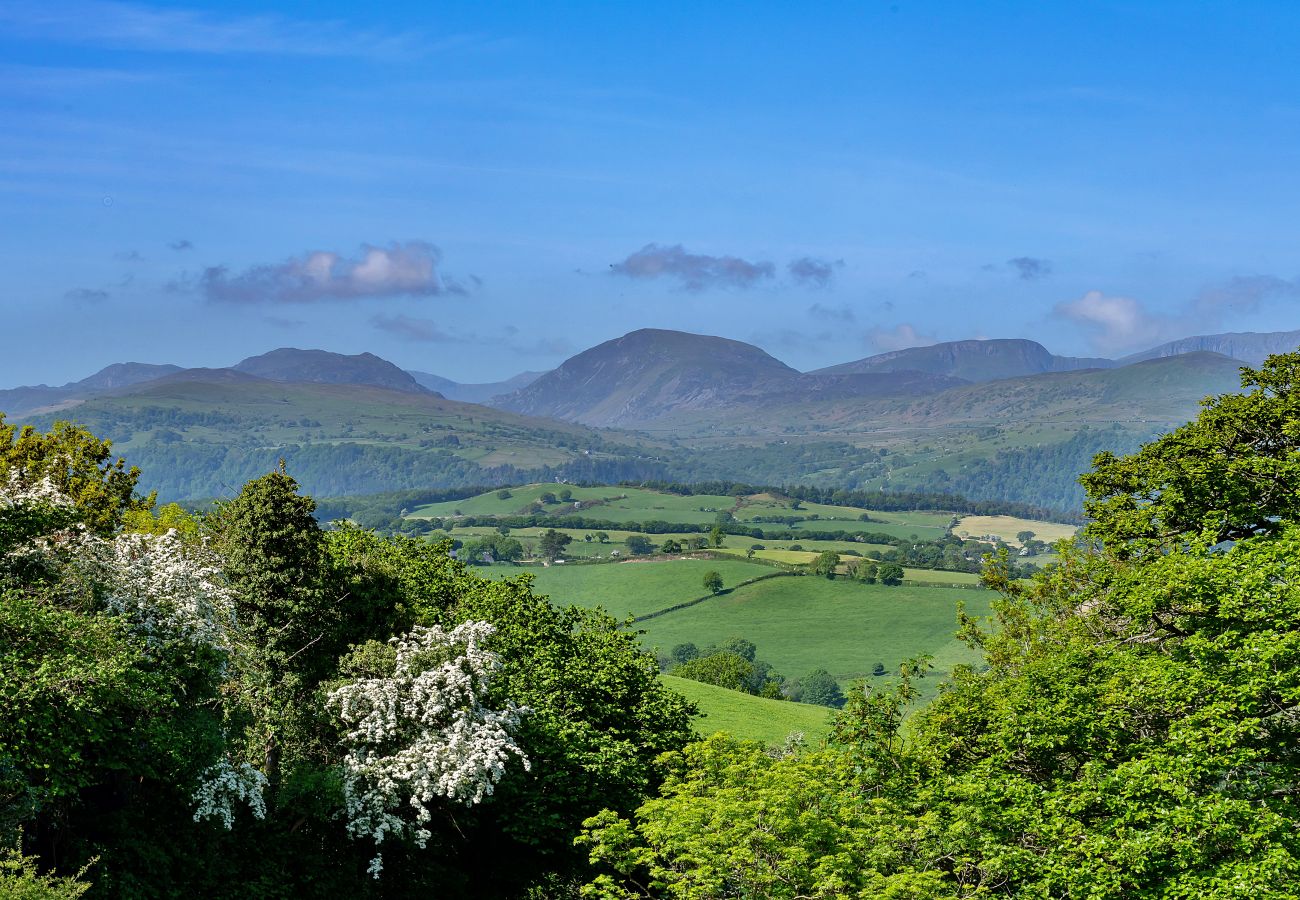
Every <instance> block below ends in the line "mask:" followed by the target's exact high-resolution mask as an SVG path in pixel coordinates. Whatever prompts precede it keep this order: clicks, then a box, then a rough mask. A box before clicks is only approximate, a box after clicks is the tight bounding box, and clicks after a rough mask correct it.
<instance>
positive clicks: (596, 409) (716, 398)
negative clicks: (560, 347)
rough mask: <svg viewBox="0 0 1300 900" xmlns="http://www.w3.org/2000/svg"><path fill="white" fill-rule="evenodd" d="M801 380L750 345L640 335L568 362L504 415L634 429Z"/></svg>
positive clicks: (661, 333) (682, 335)
mask: <svg viewBox="0 0 1300 900" xmlns="http://www.w3.org/2000/svg"><path fill="white" fill-rule="evenodd" d="M799 379H800V375H799V373H798V372H797V371H795V370H794V369H792V368H790V367H789V366H787V365H786V364H785V363H783V362H781V361H780V360H778V359H776V358H775V357H773V356H770V355H769V354H767V353H766V352H764V351H762V350H760V349H759V348H758V347H755V346H753V345H752V344H746V343H742V342H741V341H733V340H729V339H728V338H720V337H710V336H708V335H701V334H690V333H688V332H684V331H666V330H662V329H658V328H643V329H641V330H640V331H633V332H631V333H629V334H625V335H623V337H621V338H615V339H614V340H612V341H606V342H605V343H603V344H599V345H597V346H595V347H592V348H591V349H590V350H585V351H583V352H582V353H579V354H578V355H577V356H573V357H570V358H569V359H567V360H565V362H564V363H562V364H561V365H560V366H559V368H556V369H554V370H552V371H550V372H547V373H546V374H545V375H543V376H542V377H540V378H538V379H537V380H536V381H534V382H533V383H532V384H530V385H529V386H528V387H526V388H524V389H522V390H519V391H516V392H515V393H513V394H509V395H507V396H505V397H502V398H500V399H499V400H498V401H497V403H496V405H497V406H500V407H501V408H503V409H509V410H513V411H514V412H520V413H525V414H527V415H533V416H550V417H552V418H556V419H565V420H568V421H573V422H581V423H583V424H584V425H598V426H614V425H619V426H625V427H627V426H631V427H635V426H636V425H638V424H640V423H645V422H650V421H653V420H655V419H658V418H661V417H663V416H665V415H667V414H670V413H672V412H676V411H679V410H700V409H709V408H714V407H719V406H725V405H727V404H730V403H734V402H736V401H738V400H741V399H743V398H745V397H749V396H756V395H759V394H764V393H770V392H772V391H776V390H782V389H788V388H789V387H791V386H793V385H795V384H797V383H798V381H799Z"/></svg>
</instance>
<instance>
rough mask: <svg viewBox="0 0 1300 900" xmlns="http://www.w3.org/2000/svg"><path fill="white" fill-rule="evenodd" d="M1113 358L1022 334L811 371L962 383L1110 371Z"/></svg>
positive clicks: (910, 349)
mask: <svg viewBox="0 0 1300 900" xmlns="http://www.w3.org/2000/svg"><path fill="white" fill-rule="evenodd" d="M1114 366H1115V361H1114V360H1110V359H1091V358H1080V357H1075V356H1056V355H1055V354H1053V353H1051V352H1050V351H1049V350H1048V349H1047V348H1046V347H1044V346H1043V345H1042V344H1040V343H1038V342H1037V341H1030V340H1025V339H1023V338H997V339H994V340H985V341H979V340H969V341H947V342H945V343H942V344H931V345H930V346H928V347H908V348H907V349H906V350H893V351H890V352H888V353H878V354H876V355H875V356H868V357H867V358H866V359H859V360H855V361H853V362H847V363H841V364H840V365H838V366H829V367H827V368H825V369H818V370H817V371H816V372H813V373H810V374H814V375H849V374H864V373H869V372H908V371H911V372H925V373H926V374H929V375H948V376H951V377H953V378H961V379H964V380H966V381H977V382H978V381H997V380H999V379H1002V378H1019V377H1020V376H1022V375H1041V374H1043V373H1044V372H1071V371H1074V370H1076V369H1110V368H1113V367H1114Z"/></svg>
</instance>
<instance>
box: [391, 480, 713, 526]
mask: <svg viewBox="0 0 1300 900" xmlns="http://www.w3.org/2000/svg"><path fill="white" fill-rule="evenodd" d="M563 490H568V491H571V492H572V495H573V496H572V499H571V500H570V501H569V502H568V503H555V504H548V505H547V506H546V510H547V511H548V512H550V513H554V514H556V515H559V514H564V513H573V514H575V515H581V516H586V517H588V518H593V519H604V520H606V521H610V522H645V521H651V520H659V521H663V522H682V523H686V524H691V525H698V524H705V523H709V522H712V521H714V519H716V518H717V514H718V511H719V510H730V509H732V507H734V506H735V505H736V498H735V497H724V496H712V495H695V496H690V497H683V496H678V495H676V494H664V493H660V492H659V491H651V490H646V489H644V488H624V487H594V488H584V487H573V486H571V485H565V484H530V485H527V486H526V487H519V488H511V489H510V497H508V498H506V499H502V498H500V497H498V496H497V492H496V491H490V492H488V493H484V494H479V495H478V496H476V497H468V498H466V499H464V500H452V501H448V502H445V503H430V504H428V505H426V506H421V507H419V508H417V509H413V510H411V511H410V512H409V513H408V515H410V516H413V517H417V518H435V517H444V518H445V517H447V516H455V515H464V516H510V515H515V514H518V513H522V512H523V511H524V510H525V509H527V507H528V506H529V505H530V504H532V503H534V502H536V501H538V500H540V498H541V496H542V494H545V493H551V494H556V495H558V494H559V493H560V491H563ZM574 501H582V502H584V503H595V505H592V506H586V507H584V508H583V509H581V510H578V509H575V508H574V505H573V504H574Z"/></svg>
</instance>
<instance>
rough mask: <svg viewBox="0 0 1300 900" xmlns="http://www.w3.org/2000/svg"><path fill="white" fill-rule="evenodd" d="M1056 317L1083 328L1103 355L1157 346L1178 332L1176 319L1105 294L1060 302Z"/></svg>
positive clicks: (1135, 302)
mask: <svg viewBox="0 0 1300 900" xmlns="http://www.w3.org/2000/svg"><path fill="white" fill-rule="evenodd" d="M1052 314H1053V315H1054V316H1056V317H1058V318H1062V319H1066V320H1068V321H1071V322H1075V323H1077V324H1079V325H1082V326H1083V327H1084V328H1085V329H1087V330H1088V332H1089V340H1090V341H1091V342H1092V345H1093V346H1094V347H1095V348H1096V349H1097V350H1099V351H1101V352H1103V353H1112V352H1115V351H1120V350H1132V349H1136V348H1138V347H1143V346H1146V345H1149V344H1157V343H1160V342H1161V341H1163V340H1165V339H1166V338H1167V337H1168V336H1169V335H1170V334H1171V333H1173V332H1175V331H1176V329H1177V322H1176V320H1174V319H1171V318H1169V317H1167V316H1161V315H1157V314H1154V313H1151V312H1148V311H1147V310H1146V309H1144V308H1143V306H1142V304H1141V303H1139V302H1138V301H1137V300H1134V299H1133V298H1131V297H1115V296H1110V295H1108V294H1103V293H1102V292H1101V291H1088V292H1087V293H1086V294H1084V295H1083V296H1082V297H1079V298H1078V299H1077V300H1070V301H1066V302H1062V303H1058V304H1056V306H1055V308H1054V309H1053V310H1052Z"/></svg>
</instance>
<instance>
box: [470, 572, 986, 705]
mask: <svg viewBox="0 0 1300 900" xmlns="http://www.w3.org/2000/svg"><path fill="white" fill-rule="evenodd" d="M709 569H715V570H717V571H718V572H719V573H720V574H721V575H722V577H723V582H724V583H725V584H726V585H728V586H731V585H734V584H736V583H737V582H739V581H742V580H744V579H748V578H755V577H759V576H762V575H770V574H772V573H773V569H772V567H770V566H763V565H759V564H756V563H745V562H741V561H739V560H737V561H735V562H732V561H730V560H655V561H646V562H627V563H617V564H613V563H610V564H595V565H573V566H550V567H547V568H541V567H532V566H529V567H515V566H494V567H490V568H487V569H484V570H482V571H483V572H485V573H486V574H487V575H488V576H489V577H494V578H504V577H510V576H512V575H516V574H520V573H521V572H530V573H533V574H534V575H535V577H536V582H535V590H537V591H538V592H539V593H543V594H547V595H549V596H550V597H551V599H552V600H553V601H555V602H557V603H561V604H565V603H575V604H578V605H582V606H602V607H604V608H605V609H606V610H608V611H609V612H610V613H612V614H613V615H615V616H620V617H625V616H644V615H647V614H648V613H652V612H658V611H660V610H664V609H667V608H668V607H671V606H674V605H676V604H678V603H683V602H686V601H688V600H692V599H695V598H697V597H701V596H704V590H703V586H702V584H701V582H702V580H703V574H704V572H705V571H707V570H709ZM908 574H909V575H917V574H923V575H933V576H934V577H942V578H947V579H952V580H953V582H954V583H956V582H958V581H960V580H961V579H962V576H961V575H960V574H958V573H950V572H934V573H930V572H921V571H919V570H909V573H908ZM968 577H970V578H972V579H973V578H974V576H968ZM992 596H993V595H992V594H990V593H989V592H987V591H974V590H968V589H962V588H950V587H937V586H923V585H914V584H904V585H901V586H899V587H887V586H885V585H878V584H877V585H867V584H859V583H856V582H852V581H848V580H846V579H842V578H840V579H835V580H829V579H826V578H816V577H812V576H795V575H787V576H781V577H776V578H768V579H766V580H763V581H760V582H757V583H755V584H747V585H743V586H740V587H737V588H735V589H734V590H726V591H724V592H723V593H722V594H720V595H718V596H716V597H710V598H709V599H706V600H704V601H703V602H700V603H696V604H694V605H692V606H689V607H686V608H685V609H680V610H674V611H672V612H668V613H664V614H663V615H659V616H656V617H654V618H651V619H646V620H644V621H642V622H639V623H638V624H637V626H636V627H637V628H638V629H639V630H641V631H643V632H644V634H642V638H641V640H642V643H643V644H644V645H645V646H646V647H647V649H657V650H659V651H660V652H665V653H666V652H667V651H669V650H671V649H672V647H673V646H675V645H677V644H680V643H686V642H691V643H694V644H696V645H697V646H699V647H705V646H708V645H709V644H714V643H718V642H720V641H724V640H726V639H727V638H730V637H743V638H746V639H748V640H750V641H753V642H754V643H755V644H756V645H757V647H758V655H759V657H760V658H762V659H764V660H767V661H768V662H770V663H772V665H773V666H775V667H776V670H777V671H778V672H780V673H781V674H782V675H784V676H786V678H788V679H794V678H799V677H802V676H803V675H806V674H807V673H808V672H810V671H812V670H813V669H816V668H823V667H824V668H826V669H828V670H829V671H830V672H831V674H832V675H834V676H835V678H836V679H837V680H839V681H840V683H841V684H842V685H844V686H846V687H847V685H848V684H849V683H850V682H851V681H853V680H854V679H856V678H862V677H867V676H869V675H870V673H871V671H872V669H873V667H874V665H875V664H876V663H877V662H879V663H883V664H884V666H885V667H886V669H887V670H889V671H891V672H893V671H896V670H897V668H898V664H899V663H900V662H902V661H903V660H904V659H906V658H908V657H912V656H917V655H920V654H930V655H932V656H933V657H934V667H935V671H934V673H933V675H934V677H931V678H929V679H927V680H926V681H925V682H924V683H923V684H922V688H923V691H924V693H925V694H926V695H927V696H930V695H932V694H933V692H934V689H935V687H936V686H937V682H938V681H939V680H940V677H942V676H943V675H944V674H946V673H947V672H949V671H951V669H952V667H953V666H954V665H956V664H958V663H974V662H978V660H979V656H978V654H977V653H975V652H974V651H972V650H970V649H969V648H968V647H966V646H965V645H964V644H962V643H961V642H959V641H957V640H956V639H955V638H954V636H953V635H954V632H955V631H956V629H957V621H956V611H957V604H958V603H959V602H960V603H964V604H965V605H966V607H967V610H968V611H969V612H970V613H971V614H972V615H976V616H986V615H988V614H989V603H990V600H991V598H992Z"/></svg>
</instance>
